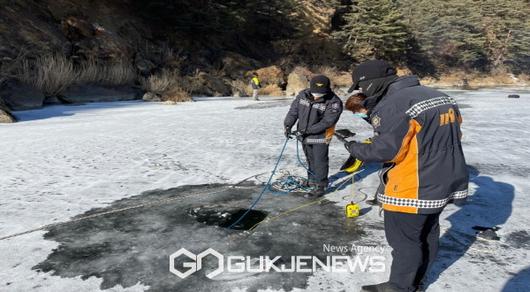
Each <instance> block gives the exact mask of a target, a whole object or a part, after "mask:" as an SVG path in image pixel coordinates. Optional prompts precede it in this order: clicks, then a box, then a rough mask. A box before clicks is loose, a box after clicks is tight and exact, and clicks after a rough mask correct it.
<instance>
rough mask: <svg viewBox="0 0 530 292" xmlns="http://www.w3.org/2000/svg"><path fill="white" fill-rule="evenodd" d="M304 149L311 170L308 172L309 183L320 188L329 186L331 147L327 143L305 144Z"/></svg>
mask: <svg viewBox="0 0 530 292" xmlns="http://www.w3.org/2000/svg"><path fill="white" fill-rule="evenodd" d="M302 147H303V149H304V153H305V157H306V159H307V164H308V168H309V171H308V172H307V177H308V178H309V181H310V182H312V183H315V184H317V185H319V186H327V185H328V173H329V145H328V144H325V143H322V144H303V145H302Z"/></svg>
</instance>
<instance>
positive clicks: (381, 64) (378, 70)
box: [348, 60, 396, 92]
mask: <svg viewBox="0 0 530 292" xmlns="http://www.w3.org/2000/svg"><path fill="white" fill-rule="evenodd" d="M392 75H396V69H395V68H394V67H392V66H390V64H388V63H387V62H386V61H383V60H370V61H366V62H363V63H361V64H359V65H357V66H356V67H355V69H353V73H352V81H353V85H352V87H350V89H349V90H348V92H352V91H354V90H356V89H359V83H360V82H362V81H368V80H372V79H377V78H383V77H387V76H392Z"/></svg>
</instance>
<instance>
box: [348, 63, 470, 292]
mask: <svg viewBox="0 0 530 292" xmlns="http://www.w3.org/2000/svg"><path fill="white" fill-rule="evenodd" d="M389 73H390V74H389ZM352 88H354V89H357V88H360V89H361V91H362V92H363V93H365V94H366V95H367V96H368V97H367V98H366V99H364V100H360V99H359V105H360V106H359V107H352V108H357V110H355V111H356V112H359V113H365V114H368V115H369V119H370V121H371V124H372V126H373V128H374V132H375V136H374V137H373V138H372V143H371V144H362V143H355V142H347V143H345V147H346V149H347V150H348V152H349V153H350V155H352V156H353V157H356V158H358V159H360V160H362V161H365V162H384V163H385V164H386V166H387V167H386V168H385V169H384V170H383V171H382V175H381V185H380V187H379V189H378V191H377V199H378V201H379V202H380V203H381V204H382V207H383V209H384V225H385V235H386V238H387V241H388V243H389V245H390V246H391V247H392V249H393V251H392V257H393V262H392V267H391V271H390V279H389V281H388V282H386V283H381V284H378V285H369V286H363V287H362V291H364V292H401V291H407V292H408V291H421V285H422V281H423V279H424V276H425V274H426V273H427V271H428V268H429V267H430V266H431V264H432V263H433V261H434V259H435V258H436V254H437V251H438V241H439V234H440V225H439V217H440V213H441V212H442V210H443V209H444V207H445V206H446V205H447V204H448V203H449V202H452V201H454V202H461V201H463V200H464V199H465V198H466V197H467V194H468V180H469V177H468V173H467V168H466V161H465V158H464V153H463V151H462V145H461V137H462V132H461V130H460V124H461V123H462V115H461V114H460V110H459V108H458V105H457V103H456V101H455V100H454V99H453V98H452V97H450V96H447V95H446V94H444V93H442V92H440V91H437V90H435V89H432V88H429V87H425V86H421V85H420V83H419V80H418V77H416V76H406V77H398V76H396V75H395V70H393V69H392V68H391V67H390V66H389V65H388V64H387V63H386V62H384V61H377V60H376V61H369V62H366V63H363V64H361V65H359V66H358V68H356V70H355V72H354V86H353V87H352Z"/></svg>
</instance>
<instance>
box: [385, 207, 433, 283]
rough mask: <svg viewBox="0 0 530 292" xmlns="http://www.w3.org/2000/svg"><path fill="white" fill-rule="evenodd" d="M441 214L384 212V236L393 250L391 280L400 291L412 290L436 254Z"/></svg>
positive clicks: (419, 281) (421, 278) (423, 275)
mask: <svg viewBox="0 0 530 292" xmlns="http://www.w3.org/2000/svg"><path fill="white" fill-rule="evenodd" d="M439 219H440V213H437V214H428V215H420V214H407V213H398V212H390V211H385V235H386V239H387V241H388V244H389V245H390V247H392V268H391V270H390V280H389V282H390V283H392V285H393V286H395V287H396V288H397V289H398V290H400V291H414V289H415V287H416V286H417V285H419V284H420V283H421V281H422V280H423V278H424V277H425V274H426V273H427V271H428V269H429V267H430V266H431V265H432V263H433V262H434V260H435V258H436V254H437V253H438V245H439V238H440V224H439Z"/></svg>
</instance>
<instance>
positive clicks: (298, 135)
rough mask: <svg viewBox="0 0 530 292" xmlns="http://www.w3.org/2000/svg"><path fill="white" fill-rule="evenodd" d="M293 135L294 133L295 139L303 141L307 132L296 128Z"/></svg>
mask: <svg viewBox="0 0 530 292" xmlns="http://www.w3.org/2000/svg"><path fill="white" fill-rule="evenodd" d="M295 135H296V139H298V140H300V142H303V141H304V138H305V137H307V134H306V133H305V131H302V130H297V131H296V133H295Z"/></svg>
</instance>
